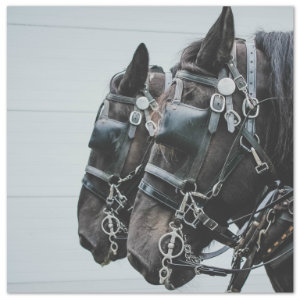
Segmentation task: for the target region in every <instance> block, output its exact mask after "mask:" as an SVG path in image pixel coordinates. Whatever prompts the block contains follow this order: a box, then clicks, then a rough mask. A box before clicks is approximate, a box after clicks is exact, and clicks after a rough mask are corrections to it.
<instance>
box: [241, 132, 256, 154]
mask: <svg viewBox="0 0 300 300" xmlns="http://www.w3.org/2000/svg"><path fill="white" fill-rule="evenodd" d="M243 137H244V136H243V135H242V136H241V137H240V146H241V147H243V148H244V149H245V150H246V151H248V152H251V149H249V148H248V147H247V146H245V144H244V143H243ZM254 137H255V138H256V139H257V143H258V144H260V138H259V136H258V135H257V134H256V133H255V134H254Z"/></svg>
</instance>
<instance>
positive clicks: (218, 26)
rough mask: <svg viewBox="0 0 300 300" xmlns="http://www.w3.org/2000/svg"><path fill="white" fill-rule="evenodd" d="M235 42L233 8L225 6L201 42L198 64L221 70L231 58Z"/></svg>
mask: <svg viewBox="0 0 300 300" xmlns="http://www.w3.org/2000/svg"><path fill="white" fill-rule="evenodd" d="M233 42H234V22H233V14H232V11H231V8H230V7H228V6H224V7H223V9H222V13H221V15H220V16H219V18H218V19H217V21H216V22H215V24H214V25H213V26H212V27H211V29H210V30H209V32H208V33H207V35H206V37H205V38H204V40H203V41H202V43H201V47H200V50H199V52H198V54H197V58H196V64H197V66H199V67H201V68H203V69H204V70H207V71H210V72H212V73H217V72H219V71H220V69H221V68H222V66H223V65H224V63H226V62H227V61H228V60H229V58H230V53H231V49H232V46H233Z"/></svg>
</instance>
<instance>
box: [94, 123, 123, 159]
mask: <svg viewBox="0 0 300 300" xmlns="http://www.w3.org/2000/svg"><path fill="white" fill-rule="evenodd" d="M127 132H128V124H127V123H122V122H120V121H117V120H113V119H106V118H101V119H99V120H97V121H96V123H95V125H94V129H93V132H92V135H91V139H90V141H89V147H90V148H92V149H94V150H96V151H100V152H103V153H108V154H114V153H116V152H117V151H118V150H119V149H120V146H121V145H122V143H123V141H124V138H125V137H126V135H127Z"/></svg>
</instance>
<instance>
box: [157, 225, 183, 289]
mask: <svg viewBox="0 0 300 300" xmlns="http://www.w3.org/2000/svg"><path fill="white" fill-rule="evenodd" d="M169 226H170V228H171V229H172V231H171V232H168V233H165V234H164V235H162V236H161V237H160V239H159V241H158V249H159V251H160V253H161V254H162V255H163V259H162V268H161V269H160V270H159V282H160V284H164V283H165V281H166V280H167V279H168V278H169V277H170V275H171V272H172V270H171V269H169V267H168V266H167V264H166V263H168V262H172V259H173V258H176V257H178V256H180V255H181V254H182V252H183V251H184V240H183V238H182V231H181V229H182V224H180V226H178V227H177V226H175V224H174V222H170V223H169ZM166 238H169V239H170V241H169V243H168V246H167V247H168V249H167V252H166V251H164V250H163V248H162V247H163V245H162V244H163V240H165V239H166ZM176 241H179V243H180V247H179V251H178V252H177V253H173V251H174V249H175V244H176Z"/></svg>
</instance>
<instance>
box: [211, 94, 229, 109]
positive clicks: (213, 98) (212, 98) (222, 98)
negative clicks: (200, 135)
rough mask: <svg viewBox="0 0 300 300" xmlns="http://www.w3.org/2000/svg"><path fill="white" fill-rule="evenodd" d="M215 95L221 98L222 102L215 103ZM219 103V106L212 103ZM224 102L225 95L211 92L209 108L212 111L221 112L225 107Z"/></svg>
mask: <svg viewBox="0 0 300 300" xmlns="http://www.w3.org/2000/svg"><path fill="white" fill-rule="evenodd" d="M217 97H218V98H219V99H220V100H221V102H222V103H220V102H216V103H215V100H217ZM215 104H216V105H219V104H221V108H219V109H218V108H216V107H215V106H214V105H215ZM225 104H226V102H225V97H224V96H223V95H220V94H217V93H215V94H213V95H212V96H211V98H210V109H211V110H212V111H214V112H216V113H221V112H223V110H224V109H225Z"/></svg>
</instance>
